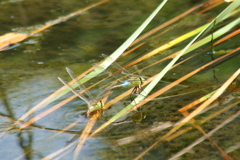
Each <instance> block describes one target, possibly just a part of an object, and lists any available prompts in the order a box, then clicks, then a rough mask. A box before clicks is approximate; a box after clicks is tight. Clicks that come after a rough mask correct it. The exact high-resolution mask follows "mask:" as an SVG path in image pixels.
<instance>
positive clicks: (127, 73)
mask: <svg viewBox="0 0 240 160" xmlns="http://www.w3.org/2000/svg"><path fill="white" fill-rule="evenodd" d="M102 56H103V57H104V58H105V59H107V58H109V59H112V58H111V57H109V56H107V55H106V54H102ZM112 66H113V67H114V68H116V69H118V70H120V71H121V72H122V73H123V74H125V75H129V76H130V75H131V73H129V72H128V71H127V70H126V69H125V68H123V67H122V66H120V65H119V64H118V63H117V62H113V63H112Z"/></svg>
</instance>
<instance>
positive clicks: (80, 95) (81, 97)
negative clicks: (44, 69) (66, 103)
mask: <svg viewBox="0 0 240 160" xmlns="http://www.w3.org/2000/svg"><path fill="white" fill-rule="evenodd" d="M58 79H59V80H60V81H61V82H62V83H63V84H64V85H65V86H67V87H68V88H69V89H70V90H71V91H72V92H73V93H74V94H75V95H77V96H78V97H79V98H80V99H82V100H84V101H85V102H86V103H87V105H88V107H90V106H91V103H90V101H89V100H88V99H87V98H86V97H85V96H84V95H82V94H79V93H78V92H77V91H76V90H75V89H73V88H72V87H71V86H70V85H68V84H67V83H66V82H65V81H64V80H63V79H62V78H60V77H58Z"/></svg>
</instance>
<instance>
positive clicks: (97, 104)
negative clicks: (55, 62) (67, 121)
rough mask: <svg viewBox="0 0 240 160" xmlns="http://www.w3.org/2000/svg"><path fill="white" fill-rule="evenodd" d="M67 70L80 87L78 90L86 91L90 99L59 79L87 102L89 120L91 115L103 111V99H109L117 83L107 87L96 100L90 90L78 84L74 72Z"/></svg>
mask: <svg viewBox="0 0 240 160" xmlns="http://www.w3.org/2000/svg"><path fill="white" fill-rule="evenodd" d="M66 70H67V72H68V74H69V75H70V77H71V78H72V79H73V81H74V83H75V84H76V85H77V86H78V88H79V89H80V92H81V91H84V93H85V94H86V95H87V96H88V98H89V99H90V100H89V99H88V98H87V97H86V96H85V95H83V94H81V93H80V92H78V91H76V90H75V89H74V88H73V87H71V86H70V85H68V84H67V83H66V82H65V81H64V80H63V79H62V78H60V77H58V79H59V80H60V81H61V82H62V83H63V84H64V85H65V86H67V87H68V88H69V89H70V90H71V91H72V92H73V93H74V94H75V95H76V96H78V97H79V98H80V99H82V100H83V101H85V102H86V103H87V105H88V111H87V113H86V116H87V117H88V118H89V117H90V116H91V113H93V112H95V111H101V110H103V108H104V103H103V99H107V97H108V96H109V95H110V94H111V90H112V87H113V86H114V85H115V83H113V84H111V85H110V86H109V87H107V88H106V89H105V90H104V91H103V92H101V93H99V94H98V95H97V97H96V98H94V97H93V96H92V94H91V93H90V92H89V90H88V89H87V88H86V87H85V86H84V85H83V84H81V83H80V82H77V80H76V78H75V77H76V76H75V75H74V73H73V71H72V70H70V69H69V68H68V67H66Z"/></svg>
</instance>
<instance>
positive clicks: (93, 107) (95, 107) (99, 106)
mask: <svg viewBox="0 0 240 160" xmlns="http://www.w3.org/2000/svg"><path fill="white" fill-rule="evenodd" d="M103 107H104V104H103V102H102V101H99V102H97V103H93V105H91V106H90V107H89V108H88V111H87V116H88V117H89V115H90V114H91V113H92V112H94V111H97V110H100V109H102V108H103Z"/></svg>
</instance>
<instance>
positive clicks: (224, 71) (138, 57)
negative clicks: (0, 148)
mask: <svg viewBox="0 0 240 160" xmlns="http://www.w3.org/2000/svg"><path fill="white" fill-rule="evenodd" d="M6 3H7V2H6ZM65 3H66V2H65ZM135 3H136V2H135ZM139 3H143V4H142V5H141V6H143V5H146V8H148V7H150V8H151V9H152V10H153V12H152V13H150V12H149V13H148V14H149V16H148V17H145V19H146V20H145V21H144V22H141V24H140V25H139V23H138V22H136V21H139V20H143V19H140V18H139V19H137V20H135V21H134V18H132V17H130V19H126V18H122V17H123V16H120V15H118V14H117V12H115V11H114V10H113V8H115V7H116V10H117V7H118V5H120V6H121V7H123V8H124V7H125V5H126V4H125V2H122V1H111V0H103V1H98V2H95V3H91V4H88V3H86V4H85V8H83V9H80V10H78V11H76V12H73V13H71V12H70V13H69V14H67V15H66V14H65V15H64V16H61V17H59V18H56V19H55V20H48V21H47V23H46V24H45V25H38V26H34V27H28V28H25V32H24V33H23V32H22V33H17V32H11V33H10V32H9V33H4V35H3V36H1V37H0V40H1V41H0V48H1V50H2V53H4V52H6V53H7V52H8V51H9V52H10V51H12V50H13V51H14V49H16V48H18V47H22V46H19V43H20V42H22V43H24V41H28V42H29V43H26V44H30V43H32V44H34V43H35V42H33V41H34V39H35V40H36V38H38V36H36V35H38V34H41V33H42V32H44V31H45V32H46V33H47V29H49V28H51V27H56V28H57V27H59V26H61V25H62V27H63V25H64V24H65V23H66V22H68V21H70V22H69V24H70V23H75V21H80V22H82V23H83V25H82V26H81V28H80V30H81V29H82V28H84V26H85V27H87V26H89V25H90V24H92V26H91V27H93V28H94V27H99V28H101V27H102V28H104V27H106V28H107V27H108V26H111V27H115V25H121V24H122V23H129V22H133V24H134V23H138V25H139V27H138V29H136V30H135V31H134V33H133V34H132V35H131V36H129V38H128V39H127V40H126V41H125V42H124V43H123V44H122V45H120V47H119V48H118V49H116V50H115V51H114V52H113V53H112V54H109V53H108V55H109V56H107V55H105V53H104V54H103V55H104V57H101V56H100V55H102V53H103V52H108V51H109V50H110V49H109V48H110V47H111V46H110V45H111V44H112V42H110V41H111V39H107V40H104V43H107V42H109V43H111V44H109V45H106V44H105V45H104V43H102V44H101V45H102V46H99V45H100V44H97V45H91V44H87V42H86V41H87V40H84V41H82V43H81V44H76V48H75V49H74V50H73V51H74V52H80V51H79V50H81V51H82V52H83V53H82V54H81V56H86V55H87V54H88V52H95V53H93V55H91V56H93V57H94V56H95V58H94V59H93V60H92V61H90V62H89V63H90V64H91V65H93V63H96V62H98V63H97V64H94V65H93V66H92V67H89V66H90V65H88V66H87V67H85V68H84V67H82V68H84V69H85V70H83V72H82V71H81V72H82V73H81V74H80V75H79V76H74V74H73V71H71V70H70V69H69V68H67V72H68V73H69V75H70V77H71V78H72V79H73V80H72V81H70V82H68V83H67V82H65V81H64V80H63V79H66V77H67V76H66V77H64V78H63V79H62V78H59V80H60V81H61V82H62V83H63V84H64V86H63V87H61V88H60V89H58V90H54V91H52V90H51V94H50V95H47V96H46V95H44V94H43V95H44V97H42V96H41V97H42V98H41V99H40V98H38V101H37V103H32V104H31V105H30V106H31V108H28V107H27V108H24V111H22V110H21V111H20V112H19V113H18V114H17V116H18V118H16V117H15V116H14V114H13V111H12V110H14V109H12V108H11V105H10V104H9V103H8V102H7V98H6V97H7V96H5V93H4V92H3V91H2V92H1V93H2V103H1V104H2V105H3V108H4V107H5V108H6V111H7V113H8V114H4V112H2V113H1V115H2V118H3V119H5V120H4V121H3V123H2V124H1V125H2V126H3V127H2V128H3V129H2V133H3V134H2V137H5V139H8V136H10V135H8V134H10V133H12V134H13V135H14V134H15V135H16V137H18V139H19V145H20V146H21V147H20V148H21V149H22V151H23V153H22V154H14V156H15V157H13V158H14V159H16V158H21V157H25V158H26V159H38V158H41V159H55V158H57V159H61V158H63V159H89V158H93V159H140V158H143V159H145V158H146V159H172V160H173V159H227V160H230V159H237V158H238V157H239V156H240V154H239V153H240V152H239V150H240V145H239V143H237V142H238V141H239V138H240V137H239V134H238V132H239V127H238V123H239V122H238V121H239V114H240V111H239V109H238V106H240V99H239V97H240V96H239V93H240V76H239V74H240V65H239V61H240V56H239V53H240V48H239V45H240V41H239V32H240V29H239V22H240V18H239V5H240V0H235V1H234V2H231V3H226V2H224V1H220V0H219V1H218V0H214V1H211V0H209V1H202V2H201V3H197V4H193V2H192V1H189V4H188V7H189V8H187V9H184V10H182V9H180V12H178V11H175V10H176V8H178V7H179V6H176V5H175V4H174V3H179V4H178V5H181V3H182V2H175V1H167V0H164V1H163V2H162V3H161V4H157V2H154V4H153V3H150V2H139ZM169 3H171V5H172V8H171V7H170V6H168V4H169ZM184 3H186V2H184ZM156 4H157V5H159V6H154V5H156ZM182 5H183V4H182ZM113 6H114V7H113ZM131 6H132V5H131ZM141 6H140V8H141ZM167 7H169V8H170V9H169V10H170V11H171V12H172V15H170V14H169V10H168V11H166V9H165V8H167ZM185 7H186V6H185ZM140 8H134V9H133V8H132V9H126V10H125V12H127V13H129V14H130V15H131V16H132V15H133V14H134V15H137V17H139V16H141V14H140V13H139V12H140V11H139V10H140ZM141 9H142V12H143V11H145V9H143V8H141ZM94 10H95V12H97V11H98V12H97V14H96V13H95V12H94ZM110 11H111V12H113V13H112V14H113V17H114V18H113V17H109V19H102V21H103V22H102V25H100V22H98V21H97V20H96V19H97V18H102V17H101V16H100V14H102V16H103V17H105V16H106V15H107V14H110V13H109V12H110ZM105 12H106V13H105ZM175 12H176V13H175ZM85 14H87V15H88V16H90V17H92V20H93V22H91V23H90V22H89V21H90V20H89V19H81V18H82V17H84V15H85ZM105 14H106V15H105ZM148 14H146V15H148ZM159 14H160V15H161V16H162V17H164V16H165V18H162V19H161V18H159V17H160V16H159ZM94 15H95V16H94ZM96 17H97V18H96ZM105 18H106V17H105ZM118 18H119V19H118ZM154 20H157V21H154ZM73 21H74V22H73ZM96 21H97V22H96ZM111 21H116V23H111ZM151 21H152V23H150V22H151ZM160 21H161V22H160ZM159 22H160V23H159ZM98 23H99V24H98ZM149 23H150V24H149ZM65 25H66V24H65ZM128 27H129V24H128ZM60 28H61V27H60ZM130 28H131V27H130ZM68 29H69V30H71V27H69V28H68ZM19 30H24V28H21V29H19ZM122 30H124V29H122ZM146 30H147V31H146ZM53 31H54V30H53ZM26 32H27V33H26ZM67 32H69V31H66V33H67ZM92 32H93V30H92ZM107 32H109V30H108V29H106V32H105V34H110V33H107ZM125 32H127V31H125ZM129 32H130V31H129ZM82 34H83V33H82ZM117 35H118V37H123V38H122V39H125V36H123V35H124V33H119V32H117V33H116V34H115V36H117ZM40 37H41V38H42V39H41V38H38V41H40V42H41V43H44V41H46V39H47V37H45V38H43V37H42V36H40ZM72 37H74V39H75V38H76V36H74V35H73V36H72ZM29 38H30V39H31V40H32V41H30V40H28V39H29ZM85 38H86V39H87V37H85ZM97 38H98V37H94V40H93V41H95V39H97ZM40 39H41V40H40ZM60 39H61V37H60ZM119 39H120V38H119ZM69 41H72V39H69ZM74 43H76V41H74ZM38 45H39V44H36V45H35V47H32V48H27V49H26V50H25V51H26V52H25V53H26V54H33V53H34V54H35V53H36V52H37V49H36V48H37V47H39V46H38ZM115 45H119V44H118V42H117V43H116V44H115ZM108 47H109V48H108ZM33 48H35V49H33ZM106 48H107V49H106ZM101 49H102V50H101ZM39 50H40V49H39ZM46 52H50V51H46ZM57 52H58V51H57ZM61 52H63V50H61ZM69 52H72V50H70V51H69ZM69 54H70V55H71V53H69ZM60 55H61V54H60ZM64 56H66V57H67V58H68V57H69V56H68V55H67V54H66V53H65V55H64ZM78 56H80V55H79V54H76V55H75V56H74V57H71V58H69V59H70V60H69V61H70V62H71V61H74V58H75V59H76V62H77V61H78V60H79V59H80V58H79V57H78ZM2 57H3V58H4V56H3V55H2ZM99 57H100V58H99ZM101 60H102V61H101ZM115 61H117V62H118V63H119V64H118V63H117V62H115ZM74 62H75V61H74ZM57 63H58V64H56V66H58V65H59V66H61V68H59V67H58V70H59V69H61V70H63V68H64V67H70V68H71V69H72V68H74V69H73V70H74V72H77V73H79V71H78V69H76V67H79V65H80V64H79V63H76V64H71V63H69V64H68V65H71V66H67V64H65V63H64V62H63V61H61V60H59V59H57ZM38 64H41V65H42V64H44V62H41V61H39V62H38ZM2 65H3V67H4V63H3V64H2ZM73 65H74V66H75V67H74V66H73ZM45 67H49V66H45ZM6 70H7V69H6ZM55 70H56V69H55ZM58 73H59V74H60V75H57V76H56V77H63V76H64V75H66V74H65V73H63V71H61V73H60V72H59V71H58ZM54 76H55V74H54ZM3 77H4V74H2V79H3ZM38 81H41V79H40V80H38ZM4 83H5V81H4V80H3V81H2V82H1V85H0V87H1V89H2V90H4V88H5V86H6V85H5V84H4ZM55 86H56V87H60V83H57V78H56V84H55ZM85 86H86V87H85ZM78 87H79V88H78ZM101 90H102V91H101ZM70 91H72V92H73V93H74V95H72V94H68V93H69V92H70ZM36 92H38V91H36ZM49 93H50V92H49ZM84 94H86V96H85V95H84ZM92 94H93V95H97V96H93V95H92ZM29 96H31V95H29ZM76 97H79V98H80V99H78V100H77V99H75V98H76ZM94 97H96V98H94ZM42 99H43V100H42ZM82 100H83V101H82ZM24 106H25V104H24ZM59 110H61V111H59ZM67 115H69V117H70V118H68V116H67ZM19 117H20V118H19ZM55 117H59V118H58V120H57V121H56V120H55V121H52V120H54V118H55ZM66 117H67V118H66ZM54 123H55V124H54ZM56 123H57V124H59V125H56ZM38 131H40V132H39V135H38V134H37V133H38ZM33 133H35V134H36V135H38V136H39V137H37V138H36V137H35V139H34V138H33V135H34V134H33ZM40 133H41V134H40ZM61 136H62V137H63V138H62V137H61ZM25 137H27V138H26V139H28V143H26V141H27V140H26V141H24V140H23V139H24V138H25ZM59 137H61V140H59V139H60V138H59ZM72 137H73V138H72ZM65 142H67V143H65ZM51 143H53V144H54V146H52V145H50V144H51ZM33 145H37V146H33ZM42 146H47V147H46V148H45V147H42ZM7 148H8V149H9V148H10V147H7ZM16 148H17V147H16ZM14 149H15V148H14ZM14 149H13V150H14ZM73 150H74V153H73V152H72V151H73ZM84 150H87V152H85V151H84ZM9 152H10V151H9ZM1 154H4V152H2V153H1ZM3 157H7V159H9V157H8V156H7V155H4V156H3ZM11 158H12V157H10V159H11Z"/></svg>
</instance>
